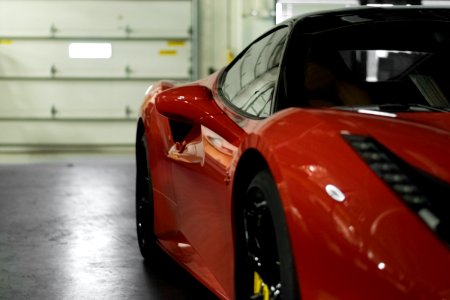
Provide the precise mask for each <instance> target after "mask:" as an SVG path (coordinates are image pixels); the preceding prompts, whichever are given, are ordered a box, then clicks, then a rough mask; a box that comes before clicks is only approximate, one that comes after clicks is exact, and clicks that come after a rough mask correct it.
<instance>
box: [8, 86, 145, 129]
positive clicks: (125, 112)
mask: <svg viewBox="0 0 450 300" xmlns="http://www.w3.org/2000/svg"><path fill="white" fill-rule="evenodd" d="M150 84H151V82H147V81H131V82H128V81H99V82H97V81H93V82H79V81H68V82H66V81H58V80H54V81H43V82H39V81H0V91H1V94H0V95H1V96H0V97H1V101H0V120H1V118H15V117H17V118H50V117H52V112H51V111H52V108H53V109H56V111H57V112H56V114H55V116H56V118H125V117H130V118H136V117H137V113H138V111H139V107H140V105H141V103H142V100H143V98H144V93H145V90H146V89H147V87H148V86H149V85H150ZM0 134H1V133H0Z"/></svg>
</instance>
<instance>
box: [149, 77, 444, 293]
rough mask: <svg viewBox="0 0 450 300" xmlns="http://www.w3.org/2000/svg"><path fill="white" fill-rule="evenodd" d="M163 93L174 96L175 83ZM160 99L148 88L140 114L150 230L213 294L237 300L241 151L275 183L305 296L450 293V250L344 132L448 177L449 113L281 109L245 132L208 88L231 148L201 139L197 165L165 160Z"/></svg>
mask: <svg viewBox="0 0 450 300" xmlns="http://www.w3.org/2000/svg"><path fill="white" fill-rule="evenodd" d="M217 76H218V75H217V74H215V75H214V76H211V77H210V78H208V79H207V80H205V81H201V82H197V83H195V84H194V85H192V86H191V87H189V86H188V87H183V90H182V91H183V94H184V95H185V96H191V97H196V96H197V95H196V94H194V93H197V92H198V86H199V85H201V86H205V87H206V88H208V89H212V90H213V89H214V85H215V82H216V79H217ZM154 89H157V90H158V91H161V90H162V89H163V88H161V87H159V86H158V85H156V86H155V87H154ZM190 89H192V94H191V95H190ZM166 93H167V94H168V95H170V96H173V94H174V93H177V90H176V88H175V89H172V90H168V91H167V92H166ZM156 95H158V93H153V92H150V93H149V94H148V96H147V99H146V102H145V103H144V106H143V111H142V119H143V120H144V124H145V129H146V133H147V135H146V138H147V140H148V141H151V144H150V146H149V153H148V156H149V157H150V168H151V172H152V174H158V176H155V178H154V179H153V185H154V195H155V218H156V219H155V231H156V234H157V236H158V238H159V243H160V245H161V246H162V248H163V249H164V250H166V251H167V252H168V253H169V254H170V255H171V256H172V257H174V258H175V259H176V260H177V261H178V262H179V263H181V264H182V265H183V266H184V267H186V269H187V270H189V271H190V272H191V273H192V274H193V275H194V276H196V277H197V278H198V279H199V280H200V281H202V282H203V283H204V284H205V285H206V286H208V287H209V288H210V289H211V290H212V291H214V292H215V293H216V294H217V295H218V296H219V297H220V298H222V299H233V298H234V282H233V280H234V279H233V273H234V266H233V262H234V250H233V249H234V248H233V247H234V242H233V224H232V220H233V218H232V183H233V174H234V172H235V168H236V166H237V163H238V161H239V157H240V155H242V153H244V152H245V151H246V150H248V149H257V150H258V151H259V152H260V153H261V154H262V155H263V156H264V158H265V159H266V161H267V163H268V165H269V167H270V170H271V172H272V174H273V176H274V178H275V180H276V183H277V186H278V189H279V193H280V196H281V199H282V201H283V206H284V208H285V214H286V218H287V222H288V227H289V232H290V234H291V241H292V248H293V253H294V254H295V262H296V269H297V272H298V278H299V285H300V288H301V293H302V295H301V296H302V299H362V298H364V299H367V295H372V299H388V298H389V299H411V298H415V299H446V298H448V297H450V276H449V274H450V273H449V270H450V255H449V251H448V248H446V246H444V244H442V243H441V242H440V241H439V240H438V239H436V237H435V236H433V234H432V233H431V232H430V230H429V229H428V228H427V227H426V226H425V225H424V224H423V223H422V222H421V221H420V220H419V219H418V218H417V217H416V216H415V215H414V214H413V213H412V212H411V211H410V210H409V209H408V208H407V207H406V206H405V205H404V204H403V203H401V201H400V200H399V199H398V197H397V196H396V195H395V194H394V193H393V192H392V191H391V190H390V189H389V188H388V187H387V186H386V185H385V184H384V183H383V182H382V181H381V180H379V179H378V178H377V177H376V175H375V174H374V172H373V171H371V170H370V169H369V168H367V165H366V164H365V163H364V162H363V161H362V160H361V158H359V157H358V156H357V155H355V151H354V150H353V149H351V148H350V147H349V145H348V144H347V143H346V142H345V141H344V140H343V138H342V136H341V135H342V134H358V135H367V136H373V137H376V138H377V139H378V140H380V141H382V143H383V144H384V145H386V146H387V147H388V148H389V149H390V150H391V151H393V152H394V153H396V154H397V155H399V156H400V157H402V158H404V159H405V160H406V161H408V162H409V163H410V164H412V165H414V166H415V167H417V168H418V169H421V170H426V171H427V172H429V173H430V174H433V175H434V176H437V177H439V178H442V179H443V180H445V181H446V182H450V171H449V170H450V134H449V129H450V128H449V124H450V123H449V117H450V116H448V114H447V115H445V117H442V116H441V114H440V113H436V114H420V113H419V114H417V113H415V114H408V113H404V114H398V115H397V117H396V118H391V119H389V118H387V117H382V116H371V115H364V114H358V113H354V112H343V111H336V110H311V109H309V110H305V109H287V110H284V111H282V112H280V113H278V114H276V115H274V116H273V117H271V118H270V119H269V120H263V121H255V120H250V119H246V120H241V124H244V126H242V128H241V127H238V126H235V123H234V121H233V120H232V118H234V117H233V112H232V111H231V110H230V109H228V108H226V107H224V105H223V103H221V101H220V99H219V98H218V96H217V95H215V97H213V95H212V94H211V99H210V101H214V102H215V103H216V104H215V105H217V108H218V110H217V115H213V116H211V118H217V119H219V122H220V123H221V124H222V125H223V126H227V127H226V130H224V131H223V132H221V133H222V134H223V135H227V136H228V140H231V141H232V142H233V144H231V143H230V144H231V146H234V148H233V147H231V146H229V147H228V148H227V149H228V150H230V151H229V152H226V151H219V150H217V149H218V148H217V147H214V146H211V145H209V143H207V142H206V143H205V144H206V145H209V147H206V146H205V147H204V152H205V153H204V155H205V157H204V163H203V164H202V165H201V164H189V163H185V162H179V161H174V160H173V159H171V158H169V157H168V152H169V151H170V147H171V146H173V145H174V141H173V140H172V139H171V135H170V128H169V125H168V119H167V118H166V117H164V116H162V115H161V114H160V113H159V112H158V111H157V110H156V109H155V106H154V101H155V96H156ZM164 96H167V95H165V93H162V94H161V95H160V96H158V97H160V98H162V99H163V98H164ZM202 96H205V95H202ZM219 108H220V109H219ZM222 111H224V113H221V112H222ZM230 117H231V118H230ZM241 118H242V117H241ZM412 132H413V133H414V136H412V134H411V133H412ZM199 135H203V138H205V134H204V133H201V132H199ZM230 137H232V138H230ZM236 137H238V138H236ZM198 138H200V139H201V137H200V136H199V137H198ZM428 158H432V159H428ZM328 184H333V185H335V186H337V187H339V189H340V190H341V191H342V192H343V193H344V194H345V195H346V199H345V201H344V202H342V203H338V202H336V201H335V200H333V199H332V198H330V196H328V195H327V194H326V192H325V187H326V186H327V185H328ZM197 186H201V188H200V189H199V188H193V187H197ZM322 282H327V285H326V286H324V285H323V284H322Z"/></svg>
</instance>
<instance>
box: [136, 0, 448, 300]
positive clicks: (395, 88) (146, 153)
mask: <svg viewBox="0 0 450 300" xmlns="http://www.w3.org/2000/svg"><path fill="white" fill-rule="evenodd" d="M449 53H450V10H448V9H443V8H441V9H439V8H425V7H415V8H411V7H409V8H407V7H404V8H360V9H351V10H340V11H331V12H322V13H316V14H310V15H306V16H302V17H298V18H293V19H290V20H288V21H286V22H284V23H282V24H280V25H277V26H276V27H275V28H273V29H272V30H270V31H269V32H267V33H266V34H264V35H262V36H261V37H260V38H258V39H257V40H256V41H255V42H254V43H252V44H251V45H250V46H249V47H247V48H246V49H245V50H244V51H243V52H242V53H241V54H240V55H239V56H237V57H236V59H235V60H234V61H233V62H232V63H231V64H230V65H228V66H227V67H225V68H224V69H223V70H220V71H218V72H217V73H215V74H212V75H210V76H209V77H207V78H205V79H202V80H199V81H196V82H193V83H190V84H182V85H181V84H176V83H173V82H168V81H161V82H158V83H156V84H154V85H153V86H152V87H151V88H150V89H149V91H148V92H147V95H146V98H145V102H144V103H143V105H142V110H141V115H140V119H139V123H138V127H137V138H136V159H137V182H136V218H137V234H138V241H139V247H140V250H141V253H142V255H143V256H144V257H145V259H146V260H149V261H150V262H151V260H152V253H153V251H154V250H155V249H156V248H157V247H160V248H162V249H163V250H165V251H166V252H167V253H168V254H169V255H170V256H172V257H173V258H174V259H175V260H176V261H177V262H178V263H180V264H181V265H182V266H183V267H185V268H186V269H187V270H188V271H189V272H190V273H192V275H194V276H195V277H196V278H197V279H198V280H200V281H201V282H202V283H203V284H204V285H206V286H207V287H208V288H209V289H211V290H212V291H213V292H214V293H215V294H216V295H217V296H218V297H219V298H221V299H265V300H267V299H378V300H379V299H396V300H400V299H408V300H409V299H424V300H425V299H426V300H432V299H436V300H437V299H439V300H442V299H450V251H449V245H450V108H449V107H450V71H449V70H450V55H449Z"/></svg>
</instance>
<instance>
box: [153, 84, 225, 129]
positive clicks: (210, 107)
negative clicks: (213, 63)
mask: <svg viewBox="0 0 450 300" xmlns="http://www.w3.org/2000/svg"><path fill="white" fill-rule="evenodd" d="M155 106H156V109H157V110H158V112H159V113H160V114H162V115H163V116H165V117H167V118H170V119H173V120H177V121H184V122H186V121H187V122H194V121H198V120H200V119H202V118H204V117H207V116H211V115H218V114H221V113H222V112H221V110H220V109H219V108H218V107H217V106H216V105H215V103H214V101H212V94H211V91H210V90H209V89H208V88H207V87H204V86H201V85H192V86H182V87H176V88H172V89H169V90H167V91H164V92H162V93H160V94H159V95H158V96H156V99H155Z"/></svg>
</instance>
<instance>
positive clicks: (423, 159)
mask: <svg viewBox="0 0 450 300" xmlns="http://www.w3.org/2000/svg"><path fill="white" fill-rule="evenodd" d="M316 112H317V113H318V114H320V115H321V119H322V118H323V117H324V118H326V119H327V121H329V122H327V123H328V124H329V125H331V126H332V127H335V129H337V130H339V131H340V132H341V133H343V132H346V131H347V132H348V133H349V134H360V135H367V136H371V137H372V138H374V139H376V140H377V141H378V142H379V143H381V144H383V145H384V146H385V147H386V148H388V149H389V150H390V151H392V152H393V153H394V154H396V155H397V156H399V157H400V158H401V159H403V160H404V161H406V162H408V163H409V164H411V165H412V166H415V167H416V168H419V169H421V170H422V171H425V172H426V173H428V174H430V175H433V176H435V177H438V178H441V179H442V180H444V181H446V182H448V183H450V113H439V112H428V113H417V112H414V113H399V114H391V115H390V116H389V115H387V116H376V115H371V114H366V113H358V112H339V111H332V110H328V111H324V112H319V111H316Z"/></svg>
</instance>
